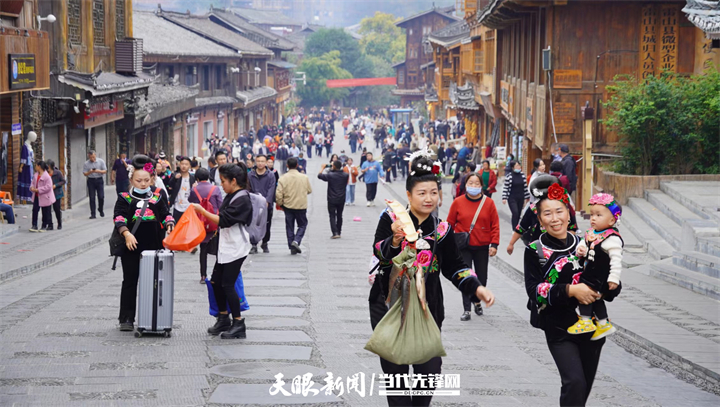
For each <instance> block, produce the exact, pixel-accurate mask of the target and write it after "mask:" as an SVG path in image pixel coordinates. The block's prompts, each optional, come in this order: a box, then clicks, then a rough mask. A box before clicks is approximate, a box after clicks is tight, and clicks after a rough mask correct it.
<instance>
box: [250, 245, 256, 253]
mask: <svg viewBox="0 0 720 407" xmlns="http://www.w3.org/2000/svg"><path fill="white" fill-rule="evenodd" d="M250 254H257V246H253V247H251V248H250Z"/></svg>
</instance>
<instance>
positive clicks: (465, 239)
mask: <svg viewBox="0 0 720 407" xmlns="http://www.w3.org/2000/svg"><path fill="white" fill-rule="evenodd" d="M486 198H487V197H486V196H485V195H483V197H482V199H481V200H480V205H478V208H477V211H475V217H474V218H473V220H472V223H471V224H470V231H469V232H455V245H456V246H457V248H458V249H459V250H465V249H467V248H468V246H470V234H471V233H472V231H473V229H474V228H475V222H477V218H478V216H479V215H480V211H481V210H482V207H483V205H485V199H486Z"/></svg>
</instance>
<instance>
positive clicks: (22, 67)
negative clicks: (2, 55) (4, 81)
mask: <svg viewBox="0 0 720 407" xmlns="http://www.w3.org/2000/svg"><path fill="white" fill-rule="evenodd" d="M8 59H9V62H8V66H9V67H10V72H9V73H10V89H11V90H14V89H27V88H34V87H35V83H36V82H35V54H10V55H8Z"/></svg>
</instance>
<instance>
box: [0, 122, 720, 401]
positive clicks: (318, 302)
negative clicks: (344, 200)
mask: <svg viewBox="0 0 720 407" xmlns="http://www.w3.org/2000/svg"><path fill="white" fill-rule="evenodd" d="M336 130H339V131H338V134H342V133H341V132H342V129H336ZM335 149H336V150H337V151H340V150H345V151H349V146H348V145H347V141H346V140H338V141H337V142H336V145H335ZM354 158H359V154H355V155H354ZM326 161H327V158H326V157H325V156H324V157H322V158H317V157H316V158H313V159H311V160H309V164H308V167H309V168H308V174H309V175H310V182H311V184H312V188H313V193H312V194H311V195H310V197H309V201H310V202H309V209H308V220H309V227H308V231H307V234H306V239H305V240H304V241H303V244H302V253H301V254H298V255H295V256H292V255H291V254H290V252H289V251H288V250H287V245H286V243H285V238H284V222H283V213H282V212H280V211H276V212H275V216H274V218H273V227H272V238H271V240H270V244H269V249H270V253H268V254H263V253H259V254H255V255H251V256H250V257H249V258H248V260H247V262H246V263H245V264H246V265H245V266H243V269H242V274H243V278H244V282H245V292H246V294H247V297H248V302H249V304H250V309H249V310H248V311H247V312H244V313H243V315H244V316H245V318H246V320H247V329H248V331H247V338H246V339H242V340H238V341H224V340H221V339H219V338H218V337H212V336H209V335H208V334H207V333H206V332H205V330H206V328H207V327H208V326H210V325H211V324H212V321H213V318H212V317H211V316H209V315H208V302H207V299H208V293H207V289H206V288H205V286H204V285H198V277H199V273H198V266H197V262H198V256H197V255H192V254H189V253H176V260H175V261H176V263H175V306H174V314H175V317H174V322H173V330H172V337H171V338H162V337H152V336H144V337H142V338H135V337H134V336H133V334H132V332H120V331H118V330H117V328H116V326H117V318H116V314H117V306H118V302H119V292H120V283H121V280H122V275H121V273H120V270H116V271H112V270H111V269H110V268H111V265H112V259H111V258H108V257H107V247H106V244H105V240H104V239H103V238H107V233H108V229H109V227H108V226H109V225H108V221H107V220H106V219H95V220H88V219H87V218H86V216H82V215H78V216H73V217H72V219H70V220H69V221H67V222H66V224H65V228H64V229H63V235H57V236H55V235H53V234H52V233H50V232H48V233H46V234H30V233H26V231H22V230H21V231H20V232H18V233H15V234H13V235H10V236H4V237H3V238H2V244H3V246H2V247H3V254H2V258H3V264H4V265H3V283H2V284H0V306H1V308H0V313H2V325H1V328H0V329H2V333H1V336H0V343H2V349H1V350H0V372H2V373H1V376H0V377H1V378H0V404H2V405H8V406H9V405H17V406H21V405H33V406H107V405H113V406H183V405H186V406H197V405H249V406H254V405H278V406H279V405H290V404H300V403H311V404H313V405H347V406H379V405H384V403H385V400H384V397H383V396H379V395H378V383H377V381H378V376H379V374H380V373H382V370H381V369H380V363H379V359H378V357H377V356H376V355H374V354H372V353H370V352H368V351H366V350H364V349H363V347H364V346H365V343H366V342H367V341H368V339H369V337H370V335H371V333H372V330H371V327H370V321H369V316H368V302H367V298H368V291H369V288H370V287H369V285H368V279H367V273H368V270H369V268H370V266H369V261H370V253H371V250H370V248H371V246H372V244H373V236H374V233H375V228H376V225H377V220H378V217H379V215H380V213H381V211H383V210H384V205H380V204H378V206H376V207H366V206H365V205H364V199H363V198H362V197H363V196H364V187H363V186H362V185H359V186H358V191H357V197H358V198H357V203H358V204H357V205H356V206H349V207H346V211H345V213H344V221H345V225H346V226H345V229H344V231H343V234H342V238H341V239H336V240H332V239H330V236H331V232H330V228H329V224H328V216H327V209H326V206H327V202H326V200H325V188H326V187H325V183H323V182H322V181H320V180H318V178H317V176H316V175H315V174H316V173H317V171H319V169H320V166H321V165H322V164H324V163H326ZM400 181H401V180H400V179H398V181H397V182H393V183H391V184H386V185H384V186H381V187H380V188H379V190H378V202H380V201H381V199H382V200H384V199H398V200H399V201H400V202H403V203H404V202H405V201H406V199H407V197H406V196H405V192H404V182H400ZM445 190H447V189H445ZM446 195H447V196H445V202H446V203H445V204H444V205H443V206H442V208H441V210H440V216H441V217H444V216H446V213H447V209H448V207H449V205H448V204H447V202H450V199H451V197H450V196H449V192H446ZM498 207H501V205H500V204H499V202H498ZM86 208H87V207H86V206H84V205H83V204H80V205H77V206H76V208H75V209H73V210H72V211H69V212H73V213H74V212H76V211H79V212H84V211H86ZM500 210H502V208H501V209H500ZM505 211H506V212H507V210H505ZM26 214H28V211H27V210H23V209H20V210H19V211H18V215H19V216H20V217H22V216H23V215H26ZM503 217H507V219H503V220H502V225H501V231H504V232H506V231H507V230H508V229H509V226H508V225H509V222H508V220H509V213H508V215H507V216H503ZM502 237H503V238H506V237H507V233H503V235H502ZM98 239H100V240H102V243H99V244H98V243H97V240H98ZM503 241H505V240H504V239H503ZM501 247H504V245H503V244H501ZM73 251H75V252H73ZM516 256H517V255H516ZM210 259H212V256H211V257H210ZM211 261H212V260H211ZM45 264H47V265H45ZM8 269H12V270H8ZM8 273H11V274H10V275H8ZM12 273H14V274H12ZM488 286H489V287H490V288H491V289H492V290H493V291H494V293H495V295H496V296H497V302H496V303H495V305H494V306H493V307H491V308H488V309H486V311H485V315H483V316H481V317H477V316H474V315H473V319H472V320H470V321H468V322H461V321H460V319H459V316H460V314H461V313H462V302H461V298H460V294H459V292H458V291H457V289H455V288H454V287H453V286H452V285H451V284H449V283H448V282H447V281H443V290H444V296H445V307H446V308H445V309H446V320H445V324H444V327H443V331H442V334H443V345H444V347H445V350H446V352H447V355H448V356H447V357H446V358H444V359H443V367H442V370H443V373H445V374H459V375H460V387H459V390H460V395H459V396H446V397H442V396H436V397H435V398H434V401H433V405H438V406H444V405H445V406H510V405H534V406H538V405H547V406H550V405H555V404H556V402H557V398H558V395H559V390H560V386H559V384H560V378H559V376H558V375H557V372H556V370H555V367H554V363H553V361H552V358H551V356H550V354H549V352H548V351H547V345H546V344H545V342H544V338H543V334H542V332H541V331H539V330H537V329H534V328H533V327H531V326H530V324H529V323H528V318H529V317H528V310H527V309H526V307H525V305H526V302H527V296H526V294H525V290H524V287H523V285H522V279H521V274H519V272H518V271H512V269H511V268H510V267H507V266H506V267H502V268H498V267H494V266H491V267H490V270H489V282H488ZM678 290H682V289H681V288H678ZM614 308H615V305H614V304H612V305H611V309H612V310H613V311H614ZM618 308H619V307H618ZM616 314H617V317H616V320H617V321H618V322H619V323H622V322H624V320H623V316H622V314H621V313H620V312H617V313H616ZM712 322H717V320H715V321H712ZM632 323H640V321H637V322H636V321H633V322H632ZM628 346H629V347H630V349H627V348H626V347H628ZM633 346H636V345H632V344H630V345H628V344H627V343H623V342H622V340H621V339H618V340H617V341H609V342H608V343H607V345H606V346H605V348H604V349H603V358H602V359H601V363H600V367H599V372H598V375H597V378H596V382H595V386H594V388H593V392H592V394H591V396H590V400H589V405H592V406H620V405H622V406H680V405H692V406H715V405H718V403H720V397H718V396H717V395H715V394H712V393H710V392H708V391H706V390H704V389H702V388H699V387H697V386H696V385H695V384H696V383H693V380H692V379H691V380H683V378H685V379H687V378H686V377H684V376H683V375H682V374H676V375H673V374H672V373H673V370H672V369H667V370H666V369H663V368H662V367H663V366H662V365H657V364H653V363H655V361H654V359H652V358H650V359H649V360H650V362H649V361H648V360H646V359H644V358H643V357H639V356H642V352H640V353H638V351H637V350H635V349H632V347H633ZM628 350H629V351H628ZM708 356H710V355H708ZM651 362H652V363H651ZM278 373H282V374H283V376H284V381H285V382H286V386H285V388H286V389H287V391H288V392H289V393H291V391H290V390H291V382H292V378H294V377H295V376H296V375H304V374H307V373H312V380H313V381H314V383H315V385H314V388H315V389H320V388H321V387H322V386H324V385H325V382H324V379H325V378H326V377H327V374H328V373H332V374H333V376H334V377H335V378H342V381H343V382H345V383H347V382H346V380H347V378H348V377H352V376H353V375H355V374H358V373H359V374H361V376H360V377H361V378H364V386H365V387H364V393H362V392H360V391H359V388H358V389H353V390H350V388H349V387H347V386H346V387H345V392H344V394H342V395H339V396H335V395H325V394H324V392H321V393H320V394H318V395H315V396H313V394H312V393H309V394H307V395H305V396H303V395H302V394H292V393H291V395H289V396H285V395H283V393H278V394H276V395H274V396H273V395H270V390H271V387H272V386H273V383H275V381H276V379H275V376H276V375H277V374H278ZM362 375H364V376H362ZM373 375H374V377H375V381H376V383H375V386H374V390H373V391H372V394H371V382H372V378H373ZM336 394H338V391H336Z"/></svg>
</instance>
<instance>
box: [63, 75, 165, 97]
mask: <svg viewBox="0 0 720 407" xmlns="http://www.w3.org/2000/svg"><path fill="white" fill-rule="evenodd" d="M58 81H59V82H60V83H64V84H66V85H70V86H74V87H76V88H79V89H84V90H86V91H88V92H90V93H92V95H93V96H100V95H107V94H110V93H116V92H125V91H128V90H134V89H140V88H147V87H148V86H150V84H151V83H152V81H153V78H152V77H151V76H150V75H147V74H145V73H142V72H140V73H138V74H137V75H121V74H119V73H115V72H99V73H82V72H75V71H65V72H63V73H62V74H61V75H59V76H58Z"/></svg>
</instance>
